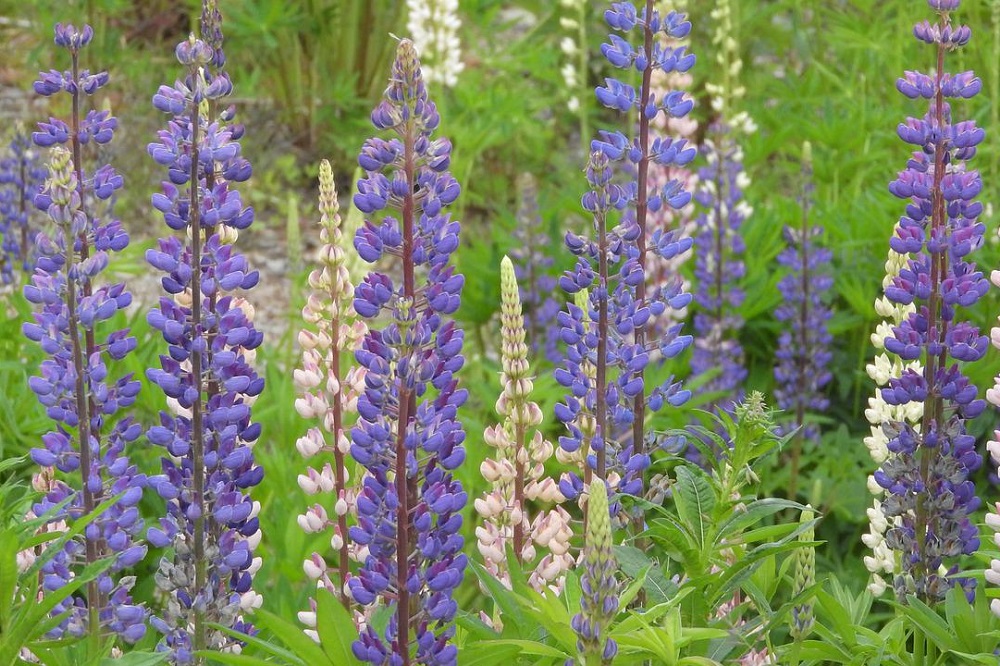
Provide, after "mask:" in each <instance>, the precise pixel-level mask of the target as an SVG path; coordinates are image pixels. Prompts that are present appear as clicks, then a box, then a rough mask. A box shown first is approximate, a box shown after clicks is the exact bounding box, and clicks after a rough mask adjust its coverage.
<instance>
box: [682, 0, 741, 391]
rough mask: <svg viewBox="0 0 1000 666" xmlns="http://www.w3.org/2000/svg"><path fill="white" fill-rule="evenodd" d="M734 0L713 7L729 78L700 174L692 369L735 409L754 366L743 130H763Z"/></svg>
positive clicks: (720, 85) (716, 91) (717, 94)
mask: <svg viewBox="0 0 1000 666" xmlns="http://www.w3.org/2000/svg"><path fill="white" fill-rule="evenodd" d="M732 13H733V8H732V5H731V2H730V0H720V2H719V3H718V4H717V5H716V7H715V8H714V9H713V10H712V18H713V19H714V21H715V32H714V33H713V36H712V43H713V45H714V46H715V48H716V61H717V63H718V65H719V68H720V70H721V81H719V82H717V83H716V82H712V83H707V84H706V91H707V92H708V93H709V95H711V98H712V99H711V107H712V112H713V113H714V114H715V118H714V120H713V122H712V123H711V125H710V127H709V128H708V137H707V138H706V139H705V142H704V145H703V146H702V151H703V153H704V154H705V158H706V161H707V162H708V164H707V166H705V167H704V168H702V169H701V171H700V172H699V175H698V186H699V188H698V190H697V191H696V193H695V200H696V201H697V202H698V204H699V205H700V206H701V209H702V212H701V213H700V214H699V215H698V218H697V224H698V228H699V230H698V233H697V235H696V236H695V257H696V261H695V284H696V285H697V289H696V291H695V297H694V300H695V303H696V305H697V306H698V309H697V312H696V313H695V316H694V333H695V344H694V354H693V355H692V358H691V371H692V373H694V374H696V375H701V374H706V373H709V372H711V373H713V374H712V375H711V378H710V379H709V380H708V381H707V382H706V383H705V385H704V387H703V390H704V391H705V392H707V393H711V394H713V398H712V406H713V408H715V409H723V410H729V409H731V408H732V406H733V405H734V404H735V402H738V401H739V400H740V398H741V391H742V388H741V387H742V384H743V381H744V380H745V379H746V376H747V371H746V368H745V367H744V354H743V347H742V345H741V344H740V341H739V334H740V331H741V330H742V328H743V320H742V318H741V316H740V314H739V307H740V305H742V303H743V289H742V286H741V282H742V279H743V277H744V273H745V266H744V263H743V259H742V254H743V252H744V243H743V237H742V235H741V231H740V228H741V227H742V226H743V223H744V222H745V221H746V220H747V218H748V217H749V216H750V214H751V213H752V212H753V209H752V208H751V207H750V205H749V204H748V203H747V201H746V200H745V198H744V196H743V192H744V190H746V188H747V186H748V185H749V184H750V179H749V178H748V177H747V174H746V172H745V171H744V169H743V149H742V146H741V143H740V142H741V139H742V135H747V134H750V133H751V132H753V131H754V130H755V125H754V123H753V120H751V119H750V117H749V115H747V114H746V112H741V111H738V110H737V105H738V103H739V100H741V99H742V98H743V96H744V95H745V93H746V90H745V88H744V87H743V86H742V85H740V83H739V78H738V77H739V74H740V71H741V70H742V68H743V61H742V60H741V59H740V55H739V50H738V42H737V41H736V35H735V34H734V29H733V20H732Z"/></svg>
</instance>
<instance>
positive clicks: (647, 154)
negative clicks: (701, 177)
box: [562, 0, 696, 511]
mask: <svg viewBox="0 0 1000 666" xmlns="http://www.w3.org/2000/svg"><path fill="white" fill-rule="evenodd" d="M654 4H655V3H654V2H653V0H646V2H645V3H644V6H643V7H642V9H636V7H635V5H633V3H631V2H615V3H612V5H611V9H609V10H608V11H606V12H605V20H606V21H607V23H608V25H609V26H610V27H611V28H612V30H614V31H616V32H620V33H624V34H625V36H626V37H627V36H628V35H629V33H632V32H636V33H638V38H639V42H640V44H639V45H637V46H634V45H632V44H630V43H629V42H628V41H627V40H626V39H624V38H623V37H620V36H618V35H617V34H612V35H610V36H609V43H606V44H604V45H603V46H602V48H601V51H602V53H603V54H604V56H605V58H606V59H607V60H608V62H610V63H611V65H612V66H613V67H615V68H618V69H622V70H626V71H627V70H631V69H633V68H634V69H635V70H636V72H637V73H638V75H639V76H638V79H639V83H638V87H636V86H634V85H632V84H631V83H629V82H628V81H627V80H622V81H620V80H617V79H612V78H609V79H606V85H604V86H600V87H598V88H597V89H596V95H597V99H598V101H599V102H600V103H601V104H602V105H604V106H606V107H608V108H611V109H616V110H619V111H622V112H629V111H632V110H633V109H634V110H635V111H636V112H637V113H638V118H639V127H638V132H637V136H635V137H628V136H626V135H625V134H623V133H621V132H617V131H602V132H601V133H600V134H601V138H600V139H598V140H596V141H594V142H593V143H592V144H591V149H592V150H593V151H597V152H600V153H602V154H603V155H604V157H605V158H606V159H607V160H609V161H610V162H612V163H620V165H621V167H622V169H623V170H624V171H625V172H626V173H627V174H628V178H629V181H630V182H628V183H627V185H625V186H621V187H619V186H614V187H615V188H617V191H616V190H614V189H611V190H609V192H610V194H611V200H610V201H608V202H600V201H594V200H593V196H595V195H594V194H591V195H587V196H588V197H589V198H590V200H589V201H587V200H585V203H584V207H585V208H587V209H588V210H590V211H592V212H593V211H594V210H598V209H602V208H606V209H607V210H608V211H610V210H611V209H614V210H618V211H622V213H621V219H620V223H619V224H618V225H617V226H616V227H611V226H610V225H608V231H609V233H610V235H609V237H608V239H607V240H608V244H607V245H606V246H602V244H601V243H600V241H598V244H597V245H598V246H602V247H601V249H596V248H594V247H593V244H592V245H591V246H586V247H585V246H584V244H583V242H581V241H578V240H568V242H569V243H570V244H571V250H572V251H573V252H574V253H575V254H578V255H590V256H592V258H593V259H594V260H595V261H596V263H597V264H600V263H601V262H603V261H604V260H606V259H609V258H610V260H611V261H612V263H613V264H615V269H616V271H617V275H616V276H615V277H614V280H613V284H612V283H611V282H610V281H609V282H607V283H605V284H598V286H597V288H596V289H592V290H591V299H592V301H593V305H594V307H593V310H594V312H592V313H591V315H592V317H593V318H594V319H595V321H596V322H597V327H598V331H599V334H598V338H599V339H601V340H603V339H605V338H610V339H611V341H610V342H609V343H608V354H609V356H611V360H610V361H609V364H611V365H616V366H617V368H618V370H617V376H616V377H615V378H614V379H613V380H612V379H607V395H606V396H605V395H600V394H601V393H602V391H601V390H600V389H598V391H597V392H598V394H599V397H596V399H595V404H596V402H597V400H600V401H601V402H602V403H603V401H604V400H605V399H607V401H608V409H609V414H608V418H609V423H608V424H607V429H604V428H603V427H602V425H603V424H601V423H600V421H601V420H602V416H601V409H600V408H598V409H597V412H596V413H597V414H598V433H597V435H596V436H595V444H596V446H595V449H596V450H597V451H598V457H597V461H596V467H598V468H600V467H601V455H600V451H601V450H602V449H603V448H604V446H605V444H606V443H605V441H604V440H605V439H607V440H608V443H610V442H611V441H612V439H611V438H612V435H613V433H617V432H618V431H619V430H622V431H628V435H625V436H623V437H621V440H622V444H623V445H622V446H619V447H618V450H617V451H616V452H615V458H616V464H619V465H621V466H622V469H623V470H624V473H625V476H623V479H622V483H621V484H619V487H618V488H616V489H615V492H619V493H625V494H642V492H643V478H642V473H643V470H644V469H645V467H646V466H648V459H649V457H648V453H647V443H646V434H645V427H646V423H645V421H646V410H647V408H648V409H649V411H650V412H656V411H658V410H659V409H660V408H662V407H663V405H664V404H665V403H670V404H671V405H673V406H678V405H680V404H683V403H684V402H685V401H686V400H687V398H688V396H689V392H688V391H686V390H684V389H683V387H682V386H681V384H680V382H677V381H675V380H674V378H673V377H670V378H668V379H667V380H666V381H665V382H663V383H662V384H661V385H659V386H656V387H652V388H650V387H648V386H646V381H645V371H646V366H647V365H648V363H649V359H650V357H651V355H653V354H657V355H658V356H660V357H662V358H666V359H669V358H673V357H674V356H676V355H677V354H679V353H680V352H682V351H683V350H684V349H685V348H686V347H687V346H688V345H690V344H691V337H690V336H687V335H682V334H681V326H680V325H679V324H677V325H673V326H670V327H669V328H667V330H666V331H665V332H663V333H662V334H660V335H659V336H658V337H656V338H654V339H651V338H650V336H649V335H648V332H649V328H650V326H652V324H653V322H655V321H656V320H658V319H659V318H660V317H661V316H662V315H663V313H664V312H665V311H666V310H667V309H668V308H671V309H681V308H684V307H686V306H687V304H688V303H689V302H690V300H691V297H690V295H688V294H686V293H684V292H683V289H682V284H681V281H680V279H679V278H678V279H674V280H669V281H667V282H666V283H665V284H663V285H660V286H659V287H657V288H656V289H655V290H653V291H651V292H650V293H647V290H646V282H647V279H648V277H649V269H650V258H651V257H652V256H653V255H658V256H660V257H662V258H664V259H668V260H669V259H671V258H673V257H676V256H677V255H679V254H682V253H684V252H686V251H687V250H688V249H690V247H691V240H690V239H689V238H683V237H681V235H680V233H679V231H678V230H677V229H672V230H669V231H666V230H662V229H660V230H656V231H653V230H651V229H650V228H649V216H650V214H655V213H656V212H658V211H659V210H660V209H661V208H663V207H665V206H669V207H671V208H674V209H681V208H683V207H684V206H686V205H687V204H688V202H689V201H690V199H691V195H690V194H689V193H688V192H685V191H684V189H683V186H682V184H681V182H680V181H678V180H676V179H674V180H671V181H669V182H668V183H667V184H666V185H665V186H664V187H663V188H662V189H655V190H654V188H653V187H652V186H651V178H650V167H651V165H654V164H656V165H659V166H676V167H681V166H684V165H686V164H688V163H690V162H691V160H692V159H694V157H695V154H696V151H695V149H694V148H692V147H689V146H688V145H687V142H686V141H684V140H683V139H674V138H672V137H656V138H654V136H653V128H654V123H655V121H656V120H657V118H658V116H660V115H661V114H663V115H666V116H672V117H675V118H678V117H681V116H684V115H686V114H687V113H688V112H689V111H690V110H691V108H692V106H693V102H692V101H691V99H690V98H689V97H688V96H687V95H686V94H685V93H684V92H683V91H681V90H677V91H673V92H671V93H669V94H667V95H666V96H663V97H659V98H658V97H656V96H655V95H654V94H653V92H652V76H653V73H654V72H662V73H664V74H669V73H672V72H677V73H684V72H687V71H688V70H690V69H691V67H692V66H693V65H694V62H695V58H694V56H693V55H692V54H690V53H688V52H687V48H686V47H685V46H677V47H674V46H673V45H665V43H664V41H663V40H662V39H661V38H660V37H659V35H660V34H661V33H662V34H663V35H664V37H665V38H667V39H670V40H677V39H683V38H684V37H686V36H687V35H688V33H689V32H690V30H691V24H690V23H689V22H688V21H687V20H686V18H685V17H684V16H683V15H681V14H678V13H676V12H669V13H668V14H666V15H662V14H661V13H660V12H659V11H657V10H656V9H655V8H654ZM592 164H593V160H592ZM593 185H594V183H592V187H593ZM596 191H597V190H592V192H596ZM588 204H589V205H588ZM619 262H620V263H619ZM583 268H584V266H583V264H582V263H580V264H578V270H577V272H576V273H577V278H576V279H575V280H573V279H571V278H567V280H568V281H565V282H564V283H563V286H564V288H566V287H568V286H569V287H570V292H571V293H575V292H576V291H577V290H578V289H579V288H585V287H587V286H588V284H587V283H589V282H590V280H589V279H588V271H587V270H581V269H583ZM609 269H610V266H609ZM602 276H603V273H602ZM605 277H606V278H607V279H608V280H611V273H610V272H609V273H608V274H607V275H606V276H605ZM602 279H603V278H602ZM574 282H575V283H576V286H575V287H573V286H572V283H574ZM602 303H604V304H606V305H607V307H608V311H607V320H606V321H607V328H606V327H605V323H604V321H602V318H601V316H600V313H601V312H602V310H603V307H602V305H601V304H602ZM600 362H602V361H601V355H600V352H598V363H600ZM600 383H601V373H600V369H598V384H600ZM626 404H627V405H628V407H626ZM562 420H564V422H565V421H568V419H562ZM574 439H575V436H574ZM598 476H601V477H602V478H603V477H604V474H603V470H602V469H599V470H598ZM622 484H623V485H622ZM617 504H618V503H617V502H612V508H613V511H614V510H615V507H616V505H617Z"/></svg>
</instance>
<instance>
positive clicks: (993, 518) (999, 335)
mask: <svg viewBox="0 0 1000 666" xmlns="http://www.w3.org/2000/svg"><path fill="white" fill-rule="evenodd" d="M997 7H1000V3H998V4H997ZM998 15H1000V10H998ZM990 282H992V283H993V284H994V285H995V286H997V287H1000V270H998V271H993V272H992V273H991V274H990ZM997 321H998V323H1000V317H998V318H997ZM990 342H992V343H993V346H994V347H996V348H997V349H1000V326H994V327H993V328H992V329H991V330H990ZM986 399H987V400H988V401H989V402H990V403H991V404H993V405H996V406H997V407H1000V375H997V377H996V378H995V379H994V383H993V387H992V388H989V389H987V390H986ZM986 448H987V450H988V451H989V452H990V459H991V460H992V462H993V464H994V465H996V464H1000V430H995V431H994V432H993V438H992V439H990V441H989V442H987V443H986ZM989 507H990V509H991V511H990V512H989V513H987V514H986V525H987V527H989V528H990V529H991V530H993V543H994V544H996V545H997V546H1000V502H991V503H990V505H989ZM985 575H986V582H988V583H990V584H991V585H998V586H1000V559H992V560H990V568H989V569H987V570H986V572H985ZM990 610H992V611H993V614H994V615H997V616H1000V599H993V600H992V601H990Z"/></svg>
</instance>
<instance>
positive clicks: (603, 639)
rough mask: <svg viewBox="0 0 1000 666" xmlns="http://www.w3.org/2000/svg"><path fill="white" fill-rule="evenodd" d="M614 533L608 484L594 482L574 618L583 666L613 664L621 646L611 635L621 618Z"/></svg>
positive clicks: (588, 501)
mask: <svg viewBox="0 0 1000 666" xmlns="http://www.w3.org/2000/svg"><path fill="white" fill-rule="evenodd" d="M611 532H612V530H611V507H610V506H609V505H608V489H607V486H605V485H604V481H602V480H601V479H594V480H593V482H592V483H591V484H590V489H589V493H588V495H587V533H586V536H585V538H584V545H583V557H582V561H581V566H582V567H583V572H582V573H581V575H580V588H581V592H582V593H583V594H582V595H581V598H580V612H579V613H578V614H576V615H574V616H573V630H574V631H576V634H577V641H576V649H577V651H578V652H579V656H580V659H581V662H580V664H581V666H590V665H591V664H610V663H612V661H613V660H614V658H615V655H617V654H618V644H617V643H616V642H615V640H614V639H613V638H611V637H610V636H608V635H607V634H608V629H609V628H610V626H611V622H612V621H613V620H614V619H615V615H617V614H618V581H617V580H616V579H615V571H616V570H617V568H618V565H617V563H616V562H615V554H614V550H613V549H612V547H613V541H612V534H611ZM566 666H573V660H572V659H570V660H567V662H566Z"/></svg>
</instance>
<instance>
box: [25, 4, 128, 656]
mask: <svg viewBox="0 0 1000 666" xmlns="http://www.w3.org/2000/svg"><path fill="white" fill-rule="evenodd" d="M93 36H94V32H93V30H92V29H91V28H90V26H84V27H83V28H82V29H77V28H75V27H74V26H72V25H63V24H59V25H57V26H56V28H55V41H56V44H57V45H58V46H60V47H62V48H65V49H66V50H67V51H69V53H70V57H71V62H72V64H71V68H70V70H69V71H65V72H58V71H56V70H50V71H48V72H43V73H42V74H41V76H40V78H39V79H38V81H36V82H35V91H36V92H37V93H39V94H41V95H44V96H51V95H56V94H59V93H65V94H67V95H68V96H69V97H71V98H72V108H73V114H72V116H71V117H70V122H69V124H67V123H66V122H64V121H62V120H59V119H56V118H51V119H49V121H48V122H43V123H39V124H38V129H39V131H37V132H35V133H34V134H33V135H32V139H33V140H34V142H35V145H38V146H42V147H50V146H54V148H53V149H52V150H51V163H50V166H49V178H48V181H47V182H46V184H45V188H44V190H43V191H42V192H41V193H40V194H39V195H38V196H37V197H36V198H35V205H36V206H37V207H38V208H39V209H41V210H43V211H45V212H46V213H48V216H49V218H50V220H51V222H50V223H49V224H48V225H47V231H46V232H44V233H40V234H38V236H37V245H38V260H37V264H36V268H35V274H34V275H33V276H32V279H31V284H30V285H28V286H26V287H25V288H24V296H25V298H26V299H27V300H28V301H29V302H31V303H33V304H35V306H36V313H35V315H34V320H35V322H34V323H26V324H24V334H25V336H26V337H28V338H29V339H31V340H33V341H35V342H37V343H39V344H40V345H41V347H42V350H43V351H44V352H45V353H46V354H48V355H49V357H50V358H47V359H46V360H45V361H43V362H42V365H41V373H40V374H39V375H38V376H35V377H32V378H31V379H30V380H29V386H30V388H31V390H32V391H33V392H34V393H35V395H36V396H37V397H38V400H39V402H41V403H42V405H44V406H45V408H46V413H47V414H48V416H49V418H51V419H52V420H53V421H55V422H56V428H55V430H52V431H51V432H49V433H47V434H46V435H44V436H43V437H42V443H43V446H42V447H39V448H35V449H32V450H31V458H32V460H34V461H35V462H36V463H37V464H39V465H41V466H42V467H43V468H52V467H54V468H55V469H56V470H58V472H60V473H61V474H59V475H58V477H57V478H55V479H49V480H48V482H47V483H46V484H45V485H46V490H47V492H46V493H45V496H44V498H43V499H42V500H41V501H40V502H38V503H36V504H35V505H34V506H33V507H32V512H33V513H34V514H35V515H36V516H41V515H43V514H45V513H46V512H48V511H50V510H53V509H55V507H56V506H57V505H59V504H61V503H63V502H66V503H65V504H64V505H63V506H61V507H60V508H59V509H58V510H56V511H55V514H54V517H53V521H56V522H58V521H65V522H66V523H68V524H72V523H73V521H75V520H76V519H79V518H81V517H83V516H87V515H90V514H93V512H94V511H95V509H96V508H97V507H98V505H100V504H102V503H103V502H106V501H107V500H109V499H111V498H113V497H115V496H119V498H118V499H117V500H116V501H115V502H114V503H113V504H112V505H111V507H110V508H109V509H107V510H106V511H104V512H103V513H102V514H101V515H100V516H99V517H98V518H96V519H95V520H94V522H93V523H91V524H90V525H89V526H88V527H87V529H86V530H85V532H84V534H83V536H82V537H81V538H78V539H73V540H71V541H69V542H68V543H67V544H66V546H65V548H64V549H63V550H62V551H61V552H59V553H58V554H56V556H55V557H54V558H53V559H51V560H50V561H49V562H47V563H46V564H45V565H44V566H43V567H42V571H41V573H42V576H43V577H42V589H43V591H44V592H46V593H47V592H53V591H55V590H57V589H59V588H61V587H63V586H64V585H66V584H68V583H69V582H70V581H71V580H72V579H73V578H74V577H75V576H76V575H77V574H79V573H80V571H81V569H82V568H83V567H85V566H86V565H88V564H92V563H94V562H97V561H98V560H100V559H104V558H113V564H112V566H111V569H110V570H108V571H106V572H104V573H102V574H101V575H100V576H99V577H98V578H97V579H96V580H94V581H93V582H91V583H89V584H87V585H86V586H85V587H84V588H83V589H82V591H81V593H80V594H79V595H73V596H71V597H69V599H67V600H66V601H63V602H60V603H59V604H57V605H56V607H55V608H54V609H53V614H54V615H62V614H63V613H65V615H64V616H63V618H62V620H61V621H60V623H59V624H58V626H57V627H55V628H54V629H53V630H52V631H51V632H50V635H51V636H53V637H67V638H68V637H73V638H80V637H82V636H84V635H89V636H90V638H91V640H92V641H94V642H95V643H97V642H99V641H100V637H101V635H102V634H103V633H105V632H109V631H110V632H114V633H117V634H119V635H120V636H121V637H122V639H123V640H125V641H126V642H134V641H136V640H138V639H140V638H142V636H143V635H144V634H145V632H146V626H145V619H146V610H145V609H144V608H142V607H140V606H137V605H134V604H133V603H132V601H131V599H130V593H129V591H130V589H131V587H132V585H133V584H134V582H135V578H134V577H133V576H121V575H120V574H121V571H122V570H123V569H127V568H129V567H132V566H134V565H135V564H136V563H138V562H139V561H140V560H141V559H142V558H143V556H144V555H145V554H146V547H145V546H144V545H141V544H139V543H137V542H136V540H135V539H136V538H137V537H138V535H139V533H140V532H141V530H142V527H143V525H142V520H141V518H140V517H139V512H138V508H137V505H138V503H139V501H140V500H141V499H142V491H143V488H144V486H145V485H146V479H145V476H144V475H142V474H139V473H138V471H137V470H136V468H135V466H134V465H131V464H130V463H129V461H128V458H127V457H126V455H125V448H126V447H127V446H128V445H131V444H132V443H133V442H135V441H136V439H138V438H139V436H140V435H141V434H142V428H141V427H140V426H139V425H138V424H136V423H133V422H132V420H131V418H129V417H127V416H126V417H122V416H121V413H122V411H123V410H127V409H128V408H129V407H131V406H132V404H133V403H134V402H135V398H136V395H137V394H138V393H139V382H137V381H135V380H134V378H133V377H132V375H130V374H124V375H122V374H119V373H116V372H115V371H114V369H113V368H114V365H113V363H112V362H117V361H121V360H122V359H123V358H125V356H127V355H128V354H129V353H130V352H131V351H132V350H134V349H135V346H136V342H135V338H133V337H131V336H130V335H129V331H128V329H112V330H108V328H109V326H108V324H107V322H108V320H110V319H111V318H112V317H113V316H115V314H116V313H117V312H118V311H120V310H124V309H125V308H126V307H128V306H129V304H130V303H131V302H132V296H131V294H129V292H128V291H126V289H125V285H124V284H107V283H105V284H102V283H101V282H100V281H99V280H100V275H101V273H102V272H104V270H105V269H106V268H107V267H108V265H109V263H110V259H111V256H112V255H113V254H114V253H117V252H120V251H121V250H123V249H125V247H126V246H127V245H128V241H129V238H128V235H127V234H126V233H125V232H124V230H123V229H122V227H121V223H120V222H119V221H118V220H115V219H101V218H100V217H99V216H98V215H97V214H96V213H95V211H94V206H95V203H96V201H97V200H105V199H108V198H109V197H110V196H111V195H112V194H113V193H114V191H115V190H117V189H119V188H120V187H121V186H122V177H121V176H120V175H118V174H117V173H116V172H115V170H114V169H113V168H112V167H111V166H107V165H106V166H102V167H100V168H97V169H93V170H90V169H85V168H84V159H83V155H84V149H90V148H92V147H93V145H94V144H95V143H96V144H105V143H107V142H109V141H111V139H112V137H113V135H114V131H115V128H116V127H117V121H116V120H115V119H114V118H112V117H111V116H110V115H109V114H108V113H106V112H99V111H89V112H86V113H85V114H84V111H83V106H84V104H85V100H86V98H87V97H89V96H90V95H93V94H94V93H96V92H97V91H98V90H99V89H100V88H102V87H103V86H104V85H105V84H107V82H108V74H107V72H98V73H93V74H92V73H90V71H89V70H81V69H80V52H81V50H82V49H83V48H84V47H86V46H87V44H89V43H90V41H91V39H92V38H93ZM85 96H86V97H85ZM116 375H117V376H116ZM43 471H44V470H43ZM91 645H92V647H93V645H94V643H92V644H91Z"/></svg>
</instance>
